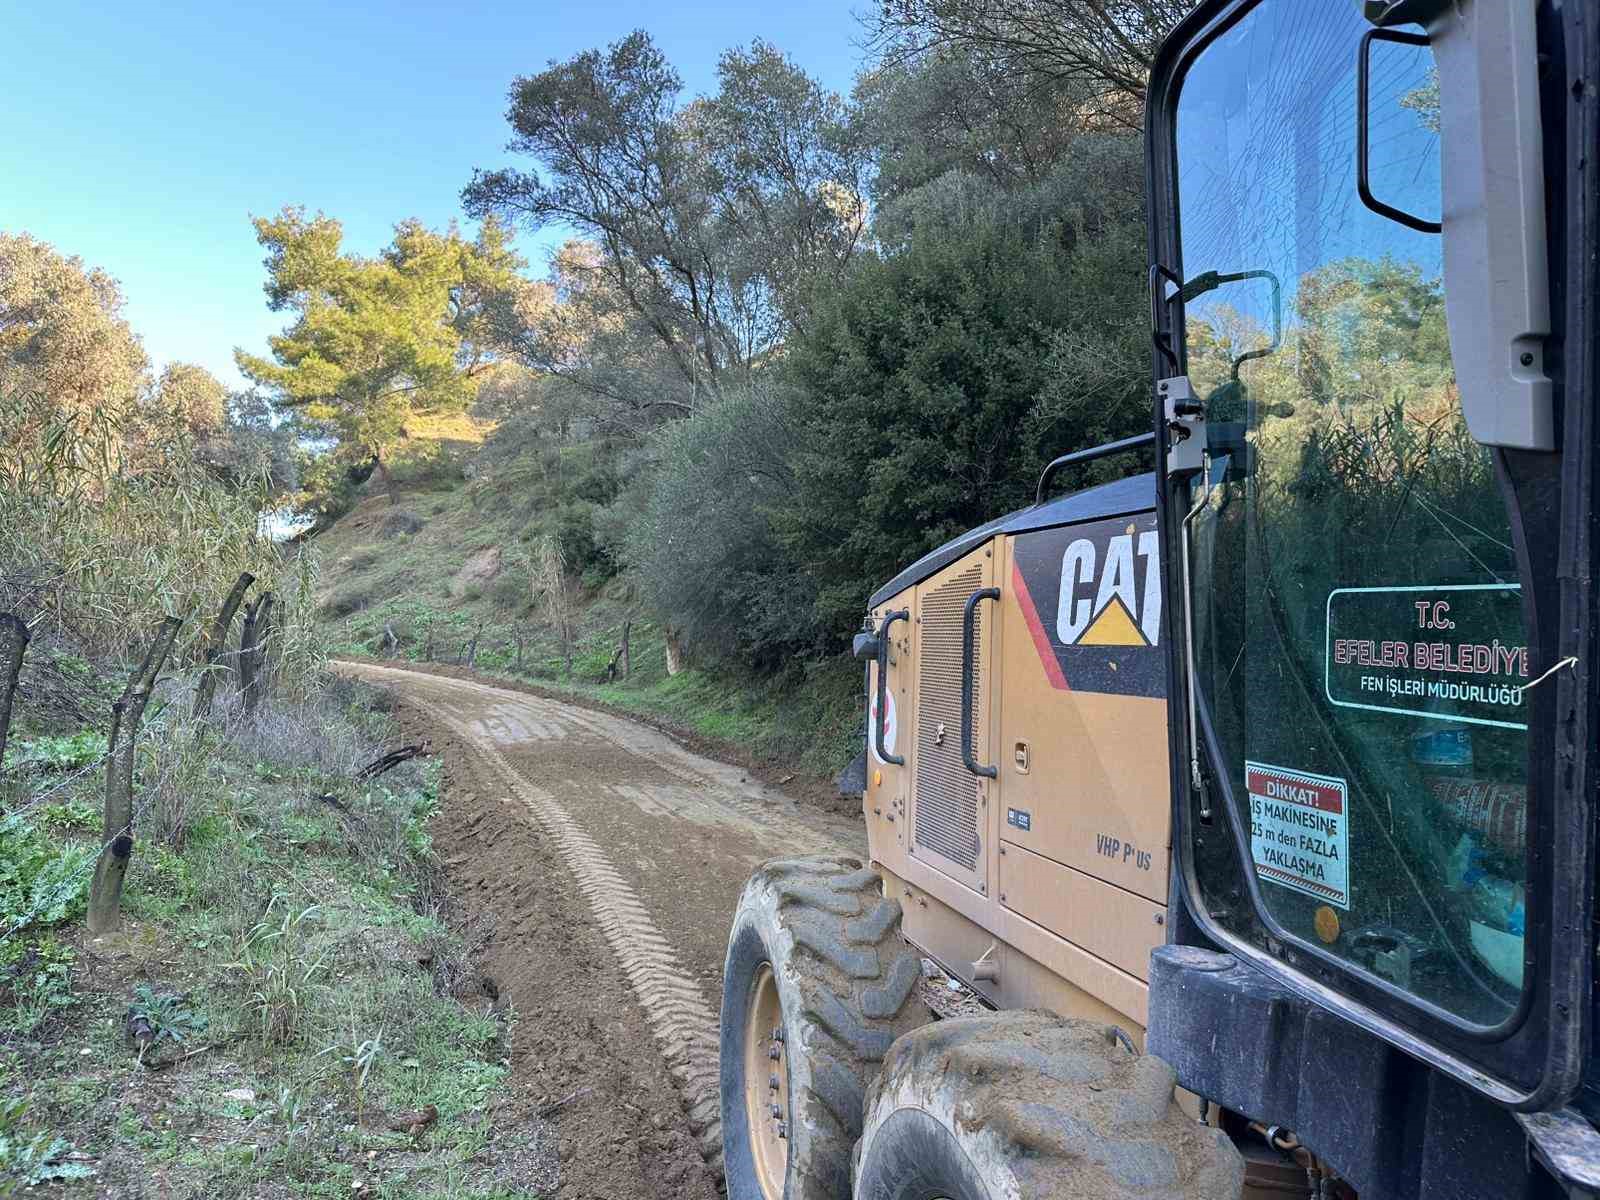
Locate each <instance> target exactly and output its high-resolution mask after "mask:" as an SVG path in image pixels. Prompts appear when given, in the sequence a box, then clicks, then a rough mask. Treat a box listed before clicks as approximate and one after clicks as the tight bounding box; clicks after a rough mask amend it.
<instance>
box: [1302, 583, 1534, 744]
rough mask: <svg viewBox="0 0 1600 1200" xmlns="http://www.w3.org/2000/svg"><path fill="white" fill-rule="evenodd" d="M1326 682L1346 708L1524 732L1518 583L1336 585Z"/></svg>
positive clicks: (1524, 654)
mask: <svg viewBox="0 0 1600 1200" xmlns="http://www.w3.org/2000/svg"><path fill="white" fill-rule="evenodd" d="M1327 616H1328V636H1327V645H1326V654H1325V657H1324V687H1325V689H1326V691H1327V696H1328V699H1329V701H1330V702H1332V703H1334V704H1338V705H1342V706H1344V707H1346V708H1364V709H1368V710H1370V711H1373V712H1386V713H1396V714H1399V715H1402V716H1408V717H1424V718H1429V719H1432V720H1436V721H1451V722H1465V723H1468V724H1472V725H1495V726H1499V727H1501V728H1504V729H1526V728H1527V727H1528V726H1527V723H1526V721H1524V720H1523V719H1522V717H1523V712H1522V687H1523V684H1525V683H1526V682H1527V679H1528V647H1527V639H1526V637H1525V636H1524V635H1523V628H1524V626H1523V622H1522V598H1521V589H1520V588H1519V587H1518V586H1517V585H1516V584H1514V583H1480V584H1453V585H1440V586H1427V585H1421V586H1411V587H1369V588H1335V589H1334V590H1333V591H1332V592H1330V593H1329V594H1328V608H1327Z"/></svg>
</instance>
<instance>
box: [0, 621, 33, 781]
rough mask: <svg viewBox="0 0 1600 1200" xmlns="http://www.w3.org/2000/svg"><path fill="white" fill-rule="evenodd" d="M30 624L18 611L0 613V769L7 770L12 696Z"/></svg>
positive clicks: (14, 692) (26, 644)
mask: <svg viewBox="0 0 1600 1200" xmlns="http://www.w3.org/2000/svg"><path fill="white" fill-rule="evenodd" d="M28 637H29V634H28V626H27V624H26V623H25V622H24V621H23V620H22V618H21V617H19V616H17V614H16V613H0V771H4V770H5V761H6V735H7V734H8V733H9V732H10V731H11V698H12V696H14V695H15V694H16V691H17V676H18V675H20V674H22V655H23V653H24V652H25V651H26V650H27V649H28Z"/></svg>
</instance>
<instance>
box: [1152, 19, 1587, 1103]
mask: <svg viewBox="0 0 1600 1200" xmlns="http://www.w3.org/2000/svg"><path fill="white" fill-rule="evenodd" d="M1543 7H1545V6H1539V5H1536V4H1534V3H1533V2H1532V0H1493V2H1492V3H1491V2H1490V0H1451V2H1450V3H1428V2H1426V0H1424V2H1416V0H1405V2H1404V3H1391V4H1387V5H1386V4H1375V3H1370V2H1369V3H1368V4H1367V5H1366V6H1365V11H1363V9H1362V8H1361V7H1360V6H1358V5H1356V4H1353V3H1348V2H1346V3H1318V4H1306V3H1303V2H1302V0H1259V2H1256V3H1241V2H1235V3H1213V4H1209V5H1202V6H1201V8H1200V10H1199V11H1198V12H1197V13H1195V14H1194V15H1193V16H1192V17H1191V18H1190V20H1189V21H1188V22H1186V23H1185V25H1184V26H1183V27H1182V29H1181V30H1180V33H1179V34H1178V35H1177V36H1176V37H1175V38H1174V39H1173V40H1171V41H1170V42H1169V44H1168V46H1167V48H1166V49H1165V50H1164V51H1163V57H1162V60H1161V62H1160V63H1159V64H1158V67H1157V70H1156V74H1155V77H1154V79H1153V81H1152V90H1151V104H1150V126H1149V145H1150V153H1151V155H1152V178H1151V196H1152V204H1153V206H1154V216H1153V221H1154V232H1155V236H1154V242H1153V247H1152V252H1153V254H1154V255H1155V262H1154V264H1153V266H1152V273H1151V276H1152V282H1153V288H1154V289H1155V294H1154V295H1153V298H1152V308H1153V311H1154V315H1155V319H1156V336H1157V345H1158V351H1159V353H1158V379H1160V380H1162V381H1164V382H1163V383H1162V387H1163V388H1164V389H1165V394H1166V395H1167V396H1168V397H1169V399H1168V400H1167V401H1166V402H1165V404H1164V405H1163V406H1162V410H1161V412H1160V414H1159V418H1160V421H1161V423H1162V425H1163V426H1164V428H1165V429H1166V431H1167V436H1166V438H1164V439H1163V441H1164V442H1165V446H1164V462H1163V487H1164V506H1163V537H1164V545H1165V548H1166V550H1167V553H1168V555H1169V558H1168V561H1169V562H1172V563H1173V564H1174V566H1175V567H1178V568H1179V569H1173V570H1170V571H1169V572H1168V582H1169V589H1170V590H1169V600H1168V612H1169V613H1170V614H1172V620H1173V623H1174V625H1175V626H1177V627H1178V628H1179V630H1180V631H1181V633H1182V636H1181V637H1175V638H1173V639H1172V640H1171V644H1172V646H1173V649H1172V651H1171V654H1172V658H1171V665H1172V670H1173V677H1174V679H1175V680H1178V681H1181V684H1175V685H1174V688H1173V691H1172V697H1171V704H1172V708H1171V713H1172V724H1173V727H1174V730H1175V733H1174V739H1175V740H1174V760H1175V770H1174V776H1175V778H1174V786H1175V794H1176V809H1175V822H1176V826H1175V827H1176V829H1177V830H1178V838H1177V857H1176V860H1175V869H1178V870H1179V871H1180V872H1181V881H1182V891H1183V896H1184V901H1185V907H1186V909H1187V910H1188V912H1189V913H1190V914H1191V916H1192V918H1193V921H1194V927H1195V928H1196V929H1197V930H1198V935H1199V936H1203V938H1204V940H1208V941H1210V942H1212V943H1214V944H1217V945H1220V946H1222V947H1223V948H1225V949H1227V950H1230V951H1232V952H1233V953H1235V954H1236V955H1237V956H1239V957H1241V958H1243V959H1245V960H1246V961H1248V962H1250V963H1252V964H1254V965H1256V966H1258V967H1260V968H1261V969H1262V970H1264V971H1266V972H1268V973H1269V974H1271V975H1272V976H1273V977H1274V978H1275V979H1277V980H1279V981H1280V982H1282V983H1284V984H1286V985H1287V986H1289V987H1291V988H1292V989H1294V990H1296V991H1298V992H1299V993H1300V994H1301V995H1303V996H1305V997H1307V998H1308V999H1311V1000H1313V1001H1315V1002H1316V1003H1318V1004H1320V1005H1323V1006H1324V1007H1326V1008H1331V1009H1333V1010H1334V1011H1335V1012H1337V1013H1338V1014H1340V1015H1341V1016H1343V1017H1346V1018H1347V1019H1349V1020H1351V1021H1352V1022H1355V1023H1356V1024H1358V1025H1360V1026H1362V1027H1363V1028H1365V1029H1367V1030H1368V1031H1369V1032H1371V1033H1374V1034H1376V1035H1377V1036H1380V1037H1382V1038H1384V1039H1386V1040H1388V1041H1390V1042H1391V1043H1393V1044H1395V1045H1398V1046H1399V1047H1401V1048H1402V1049H1404V1050H1406V1051H1407V1052H1408V1053H1411V1054H1413V1055H1415V1056H1417V1057H1420V1058H1423V1059H1424V1060H1426V1061H1428V1062H1430V1063H1431V1064H1433V1065H1435V1066H1437V1067H1438V1068H1440V1069H1441V1070H1443V1071H1446V1072H1447V1073H1449V1074H1451V1075H1453V1076H1455V1077H1456V1078H1457V1079H1459V1080H1461V1081H1462V1082H1464V1083H1466V1084H1468V1085H1469V1086H1471V1087H1474V1088H1476V1089H1478V1090H1480V1091H1482V1092H1484V1093H1486V1094H1488V1095H1490V1096H1491V1097H1493V1098H1495V1099H1497V1100H1499V1101H1500V1102H1502V1103H1504V1104H1507V1105H1510V1106H1513V1107H1520V1108H1539V1107H1548V1106H1551V1105H1554V1104H1559V1103H1562V1102H1564V1101H1565V1100H1566V1099H1567V1098H1569V1097H1570V1095H1571V1093H1572V1091H1573V1089H1574V1087H1575V1085H1576V1083H1577V1079H1578V1071H1579V1066H1580V1063H1581V1059H1582V1056H1583V1050H1584V1047H1583V1038H1584V1029H1583V1022H1584V1021H1585V1019H1586V1015H1587V1012H1588V1007H1589V993H1588V987H1589V972H1590V965H1591V961H1592V954H1593V947H1592V946H1591V945H1590V943H1589V938H1588V937H1586V936H1585V931H1586V930H1587V929H1588V926H1589V912H1588V903H1589V885H1590V882H1591V881H1592V871H1593V868H1592V863H1591V858H1590V855H1591V842H1592V831H1591V829H1590V819H1591V818H1590V815H1589V813H1590V809H1589V802H1588V800H1587V798H1586V796H1585V794H1584V792H1585V784H1584V782H1583V781H1584V780H1585V778H1586V775H1585V768H1586V763H1587V756H1588V754H1589V753H1590V752H1591V746H1592V743H1593V733H1592V729H1593V725H1592V714H1591V712H1590V704H1591V699H1590V697H1589V694H1588V693H1589V687H1588V683H1587V681H1588V669H1589V656H1590V632H1591V629H1592V623H1593V613H1592V612H1591V611H1590V610H1589V608H1588V597H1587V593H1586V592H1583V591H1581V590H1578V589H1574V588H1571V587H1568V586H1565V585H1564V583H1563V579H1564V577H1565V576H1566V575H1568V574H1569V573H1576V575H1577V577H1580V578H1582V577H1587V570H1588V568H1587V566H1586V565H1585V566H1583V567H1581V568H1580V567H1579V566H1577V564H1578V563H1580V562H1585V563H1586V561H1587V560H1586V559H1584V558H1583V555H1585V554H1587V553H1588V550H1587V545H1588V542H1587V537H1588V534H1587V532H1586V531H1587V529H1588V527H1589V523H1590V522H1591V520H1592V517H1593V513H1592V511H1591V509H1590V507H1589V500H1588V496H1589V491H1588V486H1589V485H1588V483H1587V482H1586V481H1587V479H1588V473H1589V471H1590V461H1591V455H1590V446H1591V443H1592V440H1593V433H1592V430H1591V428H1590V425H1589V422H1590V420H1591V419H1592V418H1591V417H1590V416H1589V415H1588V412H1587V410H1589V409H1592V408H1593V406H1594V397H1593V395H1592V393H1590V392H1589V391H1586V390H1584V388H1585V384H1584V380H1585V379H1586V376H1584V375H1582V374H1578V373H1575V372H1576V370H1577V367H1579V366H1581V367H1583V369H1584V370H1588V369H1590V368H1588V367H1587V366H1586V363H1585V356H1586V354H1587V353H1588V345H1589V344H1590V343H1589V341H1588V339H1592V336H1593V330H1592V314H1591V313H1590V311H1589V308H1588V307H1587V306H1588V305H1589V304H1590V303H1592V301H1591V300H1590V299H1588V297H1592V296H1593V294H1594V284H1593V281H1592V280H1587V282H1585V279H1583V278H1579V277H1577V276H1569V274H1568V272H1569V270H1576V268H1569V266H1568V261H1569V260H1568V257H1567V255H1566V247H1565V239H1566V237H1567V236H1568V235H1569V233H1570V232H1571V228H1572V225H1571V222H1572V220H1573V218H1572V215H1571V212H1570V211H1569V208H1568V205H1569V199H1570V197H1569V188H1568V180H1567V178H1566V176H1565V174H1564V171H1563V169H1562V164H1563V163H1564V162H1576V161H1578V159H1579V157H1581V155H1579V154H1577V153H1576V152H1572V151H1569V148H1568V146H1567V143H1566V141H1565V138H1566V137H1567V129H1566V122H1567V114H1566V112H1565V110H1564V109H1563V104H1564V103H1566V104H1567V107H1568V108H1570V107H1571V106H1570V102H1569V101H1567V100H1566V99H1565V97H1566V96H1567V76H1566V73H1565V72H1566V70H1567V69H1569V68H1570V69H1571V70H1572V71H1574V72H1581V67H1580V66H1579V65H1578V64H1576V63H1575V62H1572V61H1569V59H1568V54H1567V51H1566V50H1564V49H1563V45H1562V39H1563V36H1564V34H1563V31H1562V20H1563V18H1562V16H1561V15H1560V12H1559V10H1556V9H1552V11H1550V12H1540V11H1537V10H1540V9H1542V8H1543ZM1568 49H1570V48H1568ZM1546 164H1549V165H1550V167H1551V168H1552V169H1551V170H1549V171H1547V170H1546V169H1545V166H1546ZM1571 194H1577V192H1576V190H1573V192H1572V193H1571ZM1572 202H1573V203H1576V201H1572ZM1547 225H1548V227H1547ZM1590 236H1591V237H1592V234H1591V235H1590ZM1590 257H1592V256H1590ZM1571 261H1572V262H1575V263H1584V262H1587V257H1585V256H1583V255H1579V254H1576V253H1574V254H1573V255H1572V258H1571ZM1583 269H1584V270H1588V269H1589V268H1587V267H1584V268H1583ZM1591 786H1592V785H1591Z"/></svg>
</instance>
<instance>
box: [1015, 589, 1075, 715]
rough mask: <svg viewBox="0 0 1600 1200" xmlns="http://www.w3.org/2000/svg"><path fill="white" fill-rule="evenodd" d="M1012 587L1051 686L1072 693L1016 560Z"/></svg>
mask: <svg viewBox="0 0 1600 1200" xmlns="http://www.w3.org/2000/svg"><path fill="white" fill-rule="evenodd" d="M1011 586H1012V587H1013V588H1015V589H1016V593H1017V606H1018V607H1019V608H1021V609H1022V619H1023V620H1024V621H1026V622H1027V623H1028V633H1029V635H1030V636H1032V638H1033V648H1034V649H1035V650H1037V651H1038V652H1039V661H1040V662H1041V663H1042V664H1044V673H1045V676H1046V678H1048V679H1049V680H1050V686H1051V687H1053V688H1056V689H1058V690H1059V691H1063V692H1070V691H1071V690H1072V687H1071V685H1069V684H1068V683H1067V677H1066V676H1065V675H1063V674H1062V673H1061V664H1060V662H1058V661H1057V660H1056V651H1055V647H1054V646H1052V645H1051V644H1050V635H1049V634H1047V633H1046V632H1045V631H1044V623H1043V622H1041V621H1040V620H1039V610H1038V609H1037V608H1035V607H1034V604H1033V597H1032V596H1030V595H1029V594H1028V584H1027V581H1026V580H1024V579H1023V578H1022V568H1021V567H1019V566H1018V565H1017V562H1016V559H1014V558H1013V559H1012V560H1011Z"/></svg>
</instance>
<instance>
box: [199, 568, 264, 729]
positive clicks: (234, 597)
mask: <svg viewBox="0 0 1600 1200" xmlns="http://www.w3.org/2000/svg"><path fill="white" fill-rule="evenodd" d="M255 581H256V577H255V576H254V575H252V574H250V572H248V571H246V572H244V574H242V575H240V576H239V578H238V579H237V580H235V581H234V585H233V588H232V589H231V590H230V591H229V592H228V595H227V598H226V599H224V600H223V602H222V607H221V608H220V609H218V610H217V619H216V620H215V621H213V622H211V636H210V637H209V638H208V639H207V642H206V658H205V665H204V666H203V667H201V668H200V683H199V685H198V686H196V688H195V690H194V715H195V716H197V717H203V716H205V715H206V714H208V713H209V712H210V711H211V701H212V699H213V698H214V697H215V696H216V694H217V677H218V676H219V675H221V674H223V673H224V672H225V671H226V670H227V669H228V668H227V665H226V664H225V663H224V662H223V659H224V658H225V657H226V655H227V652H228V631H229V630H230V629H232V628H233V614H234V613H236V612H238V611H239V605H240V603H241V602H243V600H244V594H245V593H246V592H247V591H249V590H250V585H251V584H252V583H254V582H255Z"/></svg>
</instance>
